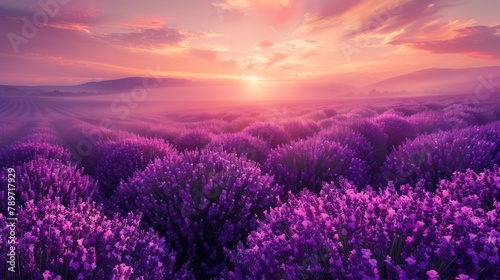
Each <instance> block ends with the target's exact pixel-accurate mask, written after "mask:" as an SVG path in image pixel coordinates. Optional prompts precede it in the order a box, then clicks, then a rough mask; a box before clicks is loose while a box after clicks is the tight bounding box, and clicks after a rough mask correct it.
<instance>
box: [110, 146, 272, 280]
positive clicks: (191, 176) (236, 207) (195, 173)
mask: <svg viewBox="0 0 500 280" xmlns="http://www.w3.org/2000/svg"><path fill="white" fill-rule="evenodd" d="M281 193H282V189H281V187H280V186H278V185H276V184H275V183H274V182H273V179H272V177H270V176H267V175H262V174H261V171H260V168H259V167H258V165H257V164H256V163H255V162H251V161H245V160H244V159H240V158H238V157H237V156H236V155H235V154H225V153H218V152H208V151H196V152H187V153H185V154H184V155H182V156H181V157H179V158H175V159H171V160H164V161H159V160H158V161H156V162H155V163H154V164H151V165H149V166H148V167H147V168H146V169H145V170H144V171H143V172H138V173H136V174H135V175H134V176H133V177H132V178H130V179H129V181H128V182H122V184H121V185H120V187H119V188H118V190H117V194H116V196H115V197H114V199H113V201H116V202H118V203H119V204H120V205H119V206H120V207H121V208H122V209H137V210H138V211H140V212H142V213H144V218H145V221H146V223H147V224H148V225H150V226H152V227H153V228H154V229H156V230H157V231H158V232H159V233H160V234H161V235H163V236H165V237H166V239H167V240H168V242H169V243H170V245H171V247H172V248H174V249H176V250H177V251H178V252H179V256H178V258H179V260H181V261H190V263H191V267H192V268H193V269H194V272H195V274H196V275H197V276H198V277H202V276H204V277H206V276H207V275H211V276H215V275H217V274H218V273H219V272H220V271H221V270H222V269H223V268H224V267H225V266H226V265H227V263H226V261H227V257H226V255H225V253H224V251H223V249H224V247H228V248H231V247H232V246H234V245H235V244H236V243H237V242H238V241H239V240H242V239H243V238H245V236H246V235H247V234H248V232H249V231H250V230H252V229H254V227H255V225H256V222H257V217H258V216H259V215H261V214H262V213H263V211H264V210H266V209H268V208H269V207H271V206H274V205H276V204H277V202H278V200H277V198H276V197H277V196H279V195H280V194H281Z"/></svg>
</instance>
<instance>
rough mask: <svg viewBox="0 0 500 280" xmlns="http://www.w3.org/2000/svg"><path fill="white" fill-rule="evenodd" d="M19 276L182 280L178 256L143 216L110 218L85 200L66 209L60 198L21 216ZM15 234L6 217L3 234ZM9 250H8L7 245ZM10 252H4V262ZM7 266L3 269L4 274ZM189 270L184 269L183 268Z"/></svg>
mask: <svg viewBox="0 0 500 280" xmlns="http://www.w3.org/2000/svg"><path fill="white" fill-rule="evenodd" d="M17 218H18V220H17V224H16V230H17V236H18V239H17V245H16V246H17V248H18V256H17V260H16V261H17V263H18V264H20V266H21V267H18V270H17V271H16V278H20V279H21V278H22V279H27V278H30V279H33V278H35V279H40V278H42V274H43V276H44V277H49V279H57V278H58V277H60V278H62V279H75V278H82V279H109V278H111V277H112V276H113V275H115V276H118V275H123V274H131V275H132V276H134V277H147V278H155V279H165V278H168V279H176V278H180V277H177V275H176V272H175V270H174V268H175V257H176V254H175V253H174V252H172V251H171V250H170V249H169V248H168V246H166V245H165V241H164V239H163V238H160V237H158V235H156V234H155V233H154V232H153V231H152V230H149V231H144V230H142V229H141V228H140V216H134V215H132V214H130V215H128V216H127V217H126V218H121V217H119V216H118V215H115V217H114V218H113V219H107V218H106V217H104V216H103V215H101V213H100V212H99V209H98V208H96V207H95V206H94V204H89V203H86V202H82V201H81V200H79V201H77V202H75V203H74V204H70V205H69V206H63V205H62V204H60V201H59V200H58V199H55V200H54V201H52V200H41V201H39V202H38V203H37V204H36V205H35V204H34V203H33V201H31V200H30V201H28V202H27V203H26V204H25V205H24V207H22V208H20V209H18V215H17ZM7 230H9V229H8V227H6V220H5V217H4V216H1V215H0V233H2V235H3V234H4V233H5V232H4V231H7ZM3 247H6V246H3ZM5 249H6V248H1V247H0V251H2V257H0V258H2V261H4V258H5V257H4V254H3V253H4V252H5ZM5 269H6V266H4V265H2V266H1V268H0V271H1V272H2V275H5V274H4V273H5V272H6V271H5ZM183 269H184V270H185V267H184V268H181V269H180V270H181V271H182V270H183Z"/></svg>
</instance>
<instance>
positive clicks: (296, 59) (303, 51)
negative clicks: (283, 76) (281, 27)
mask: <svg viewBox="0 0 500 280" xmlns="http://www.w3.org/2000/svg"><path fill="white" fill-rule="evenodd" d="M263 42H264V43H263ZM269 43H270V42H267V41H260V42H257V43H256V44H254V46H255V45H266V46H267V47H265V48H255V50H260V51H262V52H261V53H259V54H255V55H250V56H246V57H243V58H241V59H239V60H238V68H240V69H243V70H251V71H275V70H288V69H292V68H295V67H298V66H300V65H302V64H303V63H304V62H305V60H306V59H308V58H310V57H312V56H315V55H316V54H317V53H318V51H319V49H321V48H322V47H320V46H319V45H318V44H317V42H316V41H313V40H291V41H285V42H282V43H279V44H272V45H271V44H269Z"/></svg>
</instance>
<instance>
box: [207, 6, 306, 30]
mask: <svg viewBox="0 0 500 280" xmlns="http://www.w3.org/2000/svg"><path fill="white" fill-rule="evenodd" d="M303 2H304V1H303V0H217V1H214V2H212V5H213V6H214V8H215V9H216V11H217V13H218V14H219V16H220V17H221V18H225V17H226V16H233V17H234V14H237V15H239V17H244V16H249V15H251V16H252V17H255V18H259V19H261V20H262V21H263V22H265V23H266V24H271V25H277V26H278V25H282V24H284V23H287V22H289V21H291V20H293V19H294V18H295V17H296V16H297V15H299V13H300V12H301V7H302V4H303Z"/></svg>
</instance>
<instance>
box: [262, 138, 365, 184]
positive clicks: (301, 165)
mask: <svg viewBox="0 0 500 280" xmlns="http://www.w3.org/2000/svg"><path fill="white" fill-rule="evenodd" d="M263 169H264V171H266V172H268V173H269V174H270V175H273V176H274V178H275V179H276V182H277V183H279V184H281V185H283V186H285V188H286V190H287V191H288V190H291V191H292V193H298V192H300V191H301V190H303V189H305V188H307V189H309V190H311V191H313V192H315V193H318V192H319V191H320V190H321V185H322V183H323V182H330V181H337V180H338V178H339V177H340V176H344V177H346V178H349V179H350V180H353V181H356V182H358V183H359V184H360V186H361V185H364V184H365V183H366V182H367V181H366V180H367V178H368V176H367V172H368V167H367V165H366V163H365V162H363V161H362V160H360V159H358V158H357V157H356V155H355V152H353V151H352V150H351V149H350V148H348V147H346V146H343V145H341V144H339V143H337V142H331V141H327V140H322V139H318V138H313V139H309V140H301V141H298V142H292V143H291V144H289V145H286V146H281V147H279V148H277V149H276V150H273V151H271V153H270V154H269V156H268V158H267V160H266V162H265V163H264V167H263Z"/></svg>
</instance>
